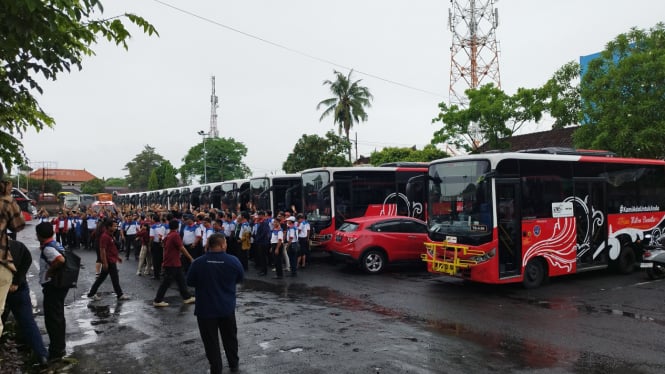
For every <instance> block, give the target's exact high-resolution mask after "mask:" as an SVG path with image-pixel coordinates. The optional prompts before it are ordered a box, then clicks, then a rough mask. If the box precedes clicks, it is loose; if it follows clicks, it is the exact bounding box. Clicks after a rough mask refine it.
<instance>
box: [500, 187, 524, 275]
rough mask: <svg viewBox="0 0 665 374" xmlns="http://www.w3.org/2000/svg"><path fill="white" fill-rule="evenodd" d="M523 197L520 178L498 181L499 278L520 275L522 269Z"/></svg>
mask: <svg viewBox="0 0 665 374" xmlns="http://www.w3.org/2000/svg"><path fill="white" fill-rule="evenodd" d="M521 196H522V195H521V193H520V180H519V179H518V178H510V179H508V178H504V179H496V212H497V230H498V236H499V249H498V250H499V277H510V276H515V275H518V274H519V272H520V269H521V268H522V266H521V265H522V235H521V233H522V217H521V211H522V209H521V208H522V207H521V204H520V197H521Z"/></svg>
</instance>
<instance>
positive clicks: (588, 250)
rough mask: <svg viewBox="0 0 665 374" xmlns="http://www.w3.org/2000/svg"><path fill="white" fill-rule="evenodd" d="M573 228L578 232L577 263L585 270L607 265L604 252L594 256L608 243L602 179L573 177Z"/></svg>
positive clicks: (606, 256)
mask: <svg viewBox="0 0 665 374" xmlns="http://www.w3.org/2000/svg"><path fill="white" fill-rule="evenodd" d="M574 188H575V201H573V214H574V215H575V229H576V231H577V264H578V267H580V266H581V267H585V266H591V265H598V264H606V263H607V262H608V260H609V258H608V253H607V250H605V251H603V252H602V253H601V254H598V255H596V250H597V249H598V248H599V247H601V246H603V247H604V248H606V245H605V244H606V241H607V209H606V206H605V179H603V178H584V179H581V178H575V179H574Z"/></svg>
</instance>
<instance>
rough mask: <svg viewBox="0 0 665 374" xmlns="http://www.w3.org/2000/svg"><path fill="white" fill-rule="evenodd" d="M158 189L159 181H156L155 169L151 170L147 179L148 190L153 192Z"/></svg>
mask: <svg viewBox="0 0 665 374" xmlns="http://www.w3.org/2000/svg"><path fill="white" fill-rule="evenodd" d="M158 189H159V180H158V179H157V169H153V170H152V172H150V178H148V190H149V191H154V190H158Z"/></svg>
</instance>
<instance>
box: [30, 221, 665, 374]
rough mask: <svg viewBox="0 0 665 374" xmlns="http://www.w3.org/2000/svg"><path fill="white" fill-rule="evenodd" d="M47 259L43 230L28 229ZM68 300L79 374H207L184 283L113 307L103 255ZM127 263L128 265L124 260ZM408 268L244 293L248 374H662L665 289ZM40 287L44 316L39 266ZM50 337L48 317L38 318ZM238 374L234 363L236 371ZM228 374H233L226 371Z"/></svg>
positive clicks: (132, 284)
mask: <svg viewBox="0 0 665 374" xmlns="http://www.w3.org/2000/svg"><path fill="white" fill-rule="evenodd" d="M19 240H22V241H24V242H25V243H26V245H28V247H29V248H30V249H31V250H32V254H33V260H35V261H34V263H35V265H36V264H37V261H36V259H37V258H38V249H37V241H36V239H34V223H30V224H29V226H28V227H26V229H25V230H24V231H22V232H21V233H19ZM77 253H79V254H80V255H81V257H82V259H83V263H84V265H85V269H83V270H82V272H81V277H80V280H79V288H78V289H73V290H71V291H70V293H69V295H68V297H67V300H66V304H67V306H66V311H65V314H66V316H67V350H68V353H69V355H70V356H71V357H73V358H75V359H76V360H78V364H77V365H76V366H75V367H74V368H73V369H72V370H71V371H70V372H73V373H123V374H126V373H206V372H207V370H208V364H207V360H206V358H205V355H204V352H203V345H202V343H201V341H200V338H199V333H198V329H197V325H196V319H195V317H194V315H193V311H194V306H193V305H183V304H182V300H181V299H180V296H179V293H178V292H177V290H176V288H175V286H172V288H171V289H170V290H169V291H168V292H167V295H166V301H167V302H169V303H170V304H171V305H170V306H169V307H166V308H160V309H157V308H154V307H153V306H152V299H153V298H154V296H155V293H156V292H157V287H158V286H159V284H158V282H157V281H155V280H152V279H150V278H149V277H139V276H136V274H135V273H136V261H135V260H134V259H133V256H132V258H131V259H130V260H129V261H126V262H124V263H123V264H120V265H119V268H120V283H121V285H122V287H123V290H124V292H125V293H126V294H128V295H129V296H130V297H131V300H128V301H123V302H117V301H116V299H115V295H114V294H113V291H112V287H111V282H110V279H108V280H107V281H106V282H105V283H104V284H103V285H102V287H101V288H100V292H99V294H100V295H101V296H102V300H100V301H91V300H89V299H87V298H86V297H85V293H86V292H87V290H88V289H89V287H90V285H91V284H92V281H93V280H94V260H95V256H94V253H93V252H92V251H85V250H78V251H77ZM123 259H124V256H123ZM423 269H424V267H423V266H421V265H418V266H407V267H395V268H392V269H389V271H388V272H386V273H384V274H381V275H378V276H367V275H365V274H362V273H361V272H359V271H358V270H356V269H354V268H351V267H348V266H345V265H343V264H334V263H332V262H331V261H329V259H328V258H327V257H325V256H318V257H317V258H315V259H313V260H312V261H311V262H310V264H309V265H308V267H307V268H306V269H304V270H303V271H301V272H300V274H299V276H298V277H297V278H288V277H287V278H284V279H282V280H276V279H271V277H270V276H268V277H259V276H258V275H257V272H256V271H255V270H254V269H253V268H251V269H250V271H249V273H248V274H247V279H246V281H245V282H244V283H243V284H242V285H241V286H239V292H238V307H237V312H236V318H237V321H238V338H239V354H240V365H241V366H240V372H241V373H372V374H376V373H662V372H665V355H663V353H662V347H663V346H664V344H665V338H664V337H663V336H665V335H664V332H665V329H664V325H665V323H664V322H665V312H664V311H663V299H664V298H665V289H664V285H665V283H663V282H661V281H656V282H647V281H646V280H645V277H644V276H643V274H639V273H635V274H632V275H629V276H617V275H612V274H610V273H606V272H600V273H598V272H596V273H594V274H591V273H587V274H581V275H575V276H572V277H567V278H565V279H556V280H553V281H552V282H551V284H550V285H547V286H545V287H542V288H540V289H538V290H524V289H522V288H521V287H519V286H501V287H498V286H483V285H472V284H466V283H464V282H461V281H458V280H454V279H450V278H445V277H441V276H437V275H432V274H428V273H427V272H426V271H424V270H423ZM31 274H32V276H31V277H30V279H29V281H30V283H31V289H32V290H33V292H34V291H37V292H34V293H35V296H36V299H37V301H38V302H39V303H40V305H39V308H40V309H41V298H42V295H41V291H40V288H39V286H38V285H37V277H36V274H37V268H36V266H35V267H33V268H32V269H31ZM37 320H38V324H39V325H40V327H41V329H42V332H43V334H44V340H45V341H47V340H48V337H47V335H46V334H45V330H44V328H43V316H41V315H39V316H38V317H37ZM225 365H226V361H225ZM225 372H228V368H225Z"/></svg>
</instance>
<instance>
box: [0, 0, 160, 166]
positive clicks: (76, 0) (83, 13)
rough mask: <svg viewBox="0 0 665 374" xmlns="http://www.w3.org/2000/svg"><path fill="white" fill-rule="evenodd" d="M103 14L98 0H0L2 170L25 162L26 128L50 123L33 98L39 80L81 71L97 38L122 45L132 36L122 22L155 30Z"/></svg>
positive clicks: (135, 20) (143, 23)
mask: <svg viewBox="0 0 665 374" xmlns="http://www.w3.org/2000/svg"><path fill="white" fill-rule="evenodd" d="M103 13H104V8H103V7H102V3H101V1H99V0H18V1H0V159H2V161H3V163H4V164H5V166H6V167H7V170H11V166H12V164H21V163H22V162H23V161H24V160H25V153H24V151H23V145H22V143H21V141H20V140H19V139H20V137H21V136H23V134H25V132H26V131H27V130H28V129H29V128H34V129H35V130H37V131H41V130H43V129H44V128H45V127H53V126H54V124H55V120H54V119H53V118H52V117H50V116H49V115H48V114H46V112H45V111H44V110H43V109H42V108H41V106H40V105H39V103H38V102H37V99H36V97H35V93H40V94H41V93H43V89H42V87H41V85H40V79H42V78H43V79H46V80H53V81H54V80H56V79H57V77H58V74H60V73H63V72H65V71H66V72H69V71H70V70H71V68H72V67H77V68H78V69H79V70H80V69H81V68H82V62H83V59H84V57H86V56H91V55H94V51H93V50H92V46H93V45H94V44H96V43H97V42H98V40H99V39H98V38H99V37H101V38H103V39H106V40H109V41H112V42H114V43H116V44H117V45H121V46H122V47H123V48H125V49H127V40H128V39H129V38H130V36H131V35H130V33H129V31H128V30H127V28H126V25H125V24H124V23H123V20H124V21H128V22H129V23H131V24H134V25H136V26H139V27H140V28H141V29H142V31H143V32H145V33H147V34H148V35H152V34H156V33H157V32H156V30H155V28H154V27H153V26H152V25H151V24H150V23H148V22H147V21H146V20H144V19H143V18H141V17H139V16H137V15H134V14H130V13H125V14H124V15H120V16H114V17H111V18H106V19H101V18H98V17H100V16H101V15H103ZM40 76H41V78H40Z"/></svg>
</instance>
